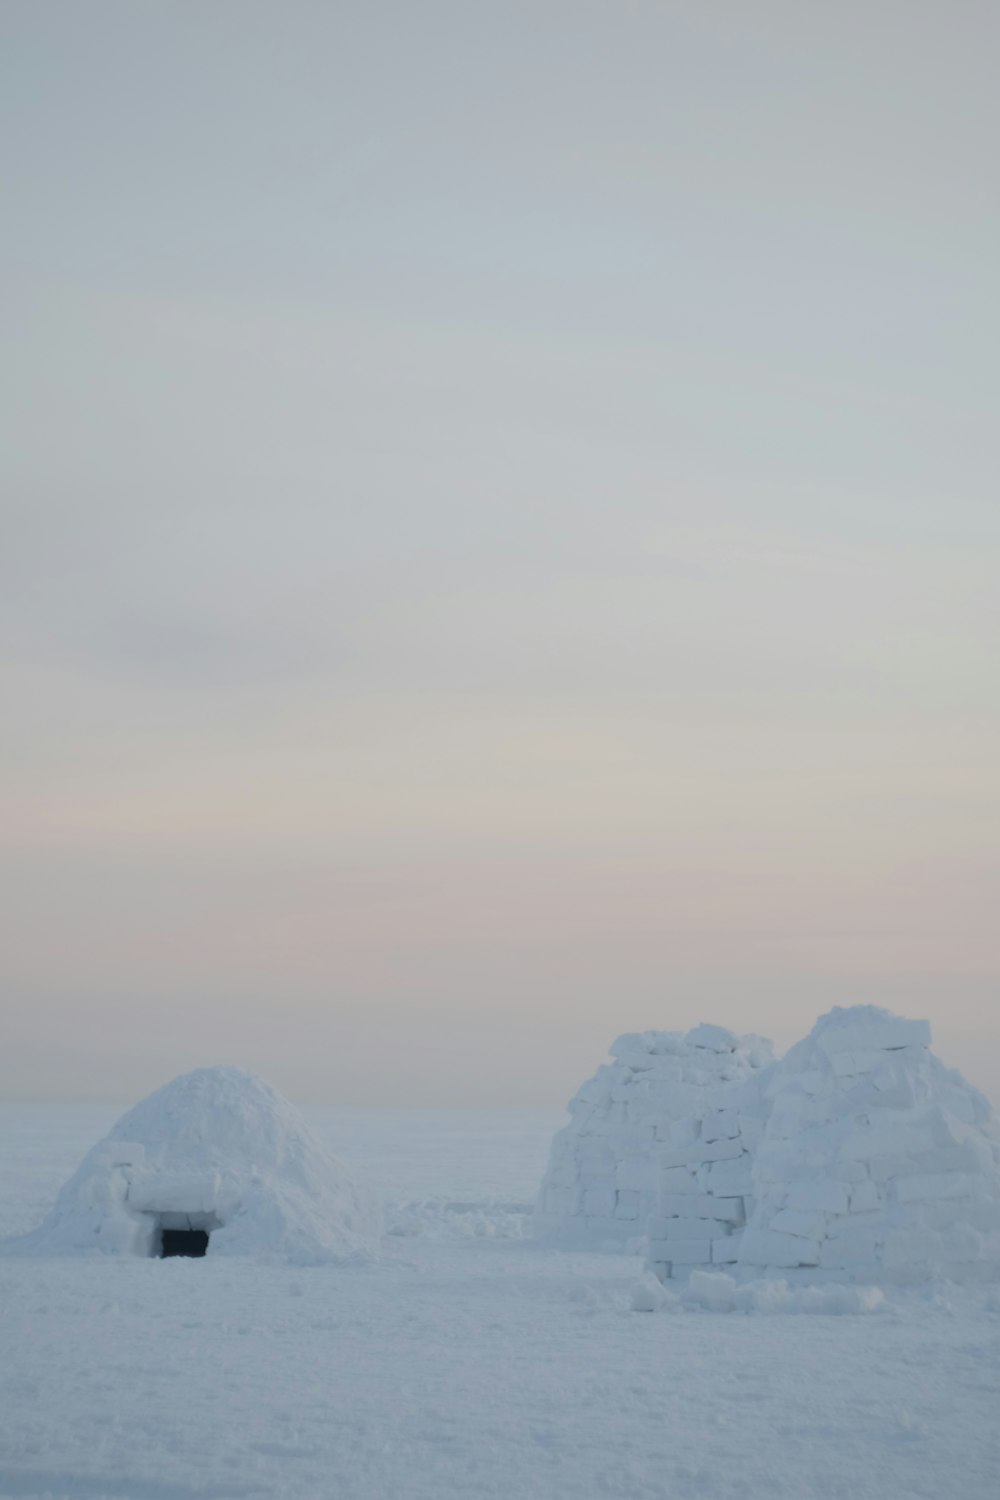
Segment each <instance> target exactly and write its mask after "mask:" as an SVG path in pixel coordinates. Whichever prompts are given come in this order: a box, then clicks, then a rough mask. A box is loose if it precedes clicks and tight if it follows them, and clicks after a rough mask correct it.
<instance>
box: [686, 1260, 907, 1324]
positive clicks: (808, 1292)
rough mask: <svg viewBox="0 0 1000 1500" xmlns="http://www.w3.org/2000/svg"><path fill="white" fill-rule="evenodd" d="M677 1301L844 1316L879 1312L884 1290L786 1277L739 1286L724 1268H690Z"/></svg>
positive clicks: (710, 1308) (707, 1307) (721, 1308)
mask: <svg viewBox="0 0 1000 1500" xmlns="http://www.w3.org/2000/svg"><path fill="white" fill-rule="evenodd" d="M681 1301H682V1302H683V1303H684V1305H685V1306H686V1307H688V1308H700V1309H702V1310H704V1311H706V1312H741V1313H822V1314H826V1315H833V1316H844V1315H861V1314H864V1313H873V1312H879V1311H880V1310H881V1309H882V1308H883V1307H884V1306H885V1293H884V1292H883V1291H882V1290H881V1289H880V1288H879V1287H876V1286H832V1285H831V1286H805V1287H790V1286H789V1285H788V1282H787V1281H751V1282H747V1283H746V1284H744V1285H742V1286H740V1285H738V1284H737V1282H736V1279H735V1278H734V1277H732V1276H727V1275H726V1274H725V1273H724V1272H718V1271H692V1272H691V1276H690V1279H689V1280H688V1284H687V1286H686V1288H685V1289H684V1292H683V1293H682V1294H681Z"/></svg>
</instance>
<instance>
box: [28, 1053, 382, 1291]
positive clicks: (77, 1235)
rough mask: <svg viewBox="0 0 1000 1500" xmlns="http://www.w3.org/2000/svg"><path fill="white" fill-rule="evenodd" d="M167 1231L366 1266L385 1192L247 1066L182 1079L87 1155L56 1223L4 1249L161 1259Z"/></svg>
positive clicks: (255, 1251) (240, 1247) (221, 1245)
mask: <svg viewBox="0 0 1000 1500" xmlns="http://www.w3.org/2000/svg"><path fill="white" fill-rule="evenodd" d="M165 1229H173V1230H177V1229H180V1230H184V1229H201V1230H205V1231H207V1232H208V1234H209V1246H208V1253H209V1254H211V1255H213V1256H214V1255H264V1256H268V1255H270V1256H276V1257H280V1258H283V1259H287V1260H291V1261H294V1262H297V1263H302V1264H311V1263H322V1262H327V1261H347V1260H356V1259H365V1258H368V1257H370V1256H371V1255H373V1254H374V1253H375V1251H376V1250H377V1247H378V1242H379V1237H380V1230H381V1226H380V1217H379V1210H378V1207H377V1204H376V1201H375V1198H374V1196H373V1195H372V1193H371V1192H369V1191H368V1189H367V1188H366V1187H365V1186H364V1185H363V1184H362V1183H361V1182H360V1181H359V1180H358V1179H357V1177H356V1176H355V1174H354V1173H353V1171H352V1170H351V1169H350V1168H349V1167H348V1166H346V1165H345V1163H344V1162H342V1161H340V1160H339V1159H338V1158H337V1157H336V1156H334V1155H333V1153H332V1152H331V1151H330V1150H329V1149H328V1147H327V1146H326V1145H325V1144H324V1142H322V1141H321V1140H320V1139H319V1138H318V1137H317V1136H315V1135H314V1134H313V1132H312V1131H311V1130H310V1129H309V1126H308V1125H307V1124H306V1122H305V1120H304V1119H303V1118H302V1116H301V1115H300V1114H299V1112H298V1111H297V1110H296V1109H295V1108H294V1107H293V1106H292V1105H291V1104H289V1103H288V1101H287V1100H286V1099H283V1098H282V1096H281V1095H280V1094H278V1093H276V1092H275V1091H274V1089H272V1088H270V1087H269V1086H268V1085H267V1084H266V1083H263V1082H262V1081H261V1080H260V1079H259V1078H255V1077H254V1076H253V1075H252V1074H250V1073H244V1072H242V1071H241V1070H240V1069H239V1068H200V1069H198V1070H196V1071H195V1072H193V1073H185V1074H182V1075H181V1076H180V1077H179V1078H175V1079H174V1080H173V1082H171V1083H168V1084H166V1085H165V1086H164V1087H163V1088H161V1089H159V1090H158V1091H157V1092H156V1093H155V1094H151V1095H150V1096H149V1098H148V1099H144V1100H143V1101H142V1102H141V1103H140V1104H137V1105H136V1106H135V1108H134V1109H132V1110H130V1111H129V1112H128V1114H126V1115H124V1116H123V1117H122V1118H121V1119H120V1120H119V1121H118V1123H117V1124H116V1125H115V1126H113V1128H112V1129H111V1131H110V1132H109V1134H108V1135H107V1136H106V1137H105V1139H104V1140H103V1141H101V1142H99V1143H98V1145H96V1146H95V1147H94V1148H93V1150H92V1151H90V1153H89V1154H88V1155H87V1156H86V1157H85V1158H84V1160H83V1162H82V1163H81V1165H80V1167H79V1169H78V1170H77V1172H76V1173H75V1174H74V1176H73V1177H71V1178H70V1180H69V1182H67V1183H66V1185H65V1187H64V1188H63V1189H62V1191H61V1193H60V1194H59V1197H58V1198H57V1200H56V1203H55V1206H54V1207H53V1209H52V1212H51V1213H50V1214H49V1216H48V1218H47V1219H46V1220H45V1221H44V1223H43V1224H42V1225H41V1226H40V1227H39V1228H38V1229H36V1230H34V1231H33V1232H32V1233H31V1234H28V1235H25V1236H23V1237H22V1238H21V1239H19V1240H13V1241H8V1243H7V1244H5V1245H4V1246H3V1247H2V1250H3V1253H5V1254H8V1255H9V1254H15V1255H30V1254H34V1255H77V1254H82V1253H87V1252H94V1251H103V1252H105V1253H111V1254H124V1255H143V1256H155V1255H157V1254H158V1253H159V1250H158V1248H157V1243H158V1236H162V1233H163V1231H164V1230H165Z"/></svg>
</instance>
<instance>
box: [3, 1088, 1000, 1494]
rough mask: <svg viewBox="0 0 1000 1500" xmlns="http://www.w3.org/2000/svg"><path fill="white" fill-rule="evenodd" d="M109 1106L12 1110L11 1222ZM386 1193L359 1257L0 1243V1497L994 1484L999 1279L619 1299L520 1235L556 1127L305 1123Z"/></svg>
mask: <svg viewBox="0 0 1000 1500" xmlns="http://www.w3.org/2000/svg"><path fill="white" fill-rule="evenodd" d="M119 1112H120V1111H119V1110H117V1109H113V1108H111V1109H107V1110H97V1109H78V1110H67V1109H62V1110H54V1109H42V1108H39V1107H32V1108H27V1107H19V1108H14V1107H7V1108H5V1109H3V1110H0V1143H2V1146H0V1234H13V1233H17V1232H20V1231H22V1230H24V1229H27V1228H30V1227H32V1226H33V1225H34V1224H36V1223H37V1222H38V1221H39V1219H40V1218H41V1217H42V1215H43V1213H44V1212H45V1211H46V1210H47V1208H48V1207H49V1205H50V1204H51V1202H52V1200H53V1198H54V1196H55V1194H56V1191H57V1190H58V1188H59V1187H60V1186H61V1185H62V1183H63V1181H64V1180H65V1179H66V1177H68V1176H69V1174H70V1172H71V1171H72V1170H73V1169H74V1167H75V1166H76V1165H77V1163H78V1161H79V1160H80V1158H81V1157H82V1155H83V1154H84V1152H85V1150H86V1149H87V1148H88V1147H89V1146H90V1145H91V1144H92V1143H93V1142H94V1141H95V1140H97V1139H98V1138H99V1137H100V1136H101V1135H103V1133H104V1132H105V1130H106V1129H107V1128H108V1126H109V1125H110V1124H111V1123H112V1122H113V1120H114V1119H115V1118H116V1116H117V1115H118V1113H119ZM312 1119H313V1122H314V1123H315V1124H316V1125H317V1126H318V1127H319V1128H320V1129H321V1130H322V1131H323V1133H324V1134H326V1135H327V1136H328V1138H329V1139H330V1140H331V1141H332V1142H333V1144H334V1145H335V1147H336V1149H338V1150H339V1151H340V1152H341V1153H342V1154H343V1155H344V1156H345V1157H346V1158H347V1159H348V1160H349V1161H351V1162H352V1163H353V1164H354V1165H355V1166H357V1167H358V1168H359V1169H361V1170H364V1171H366V1172H367V1173H368V1174H369V1176H370V1177H371V1178H373V1179H374V1180H375V1182H376V1183H377V1184H378V1186H379V1188H380V1191H381V1193H382V1195H383V1198H384V1200H385V1203H386V1219H387V1227H388V1230H389V1233H387V1235H386V1237H385V1245H384V1252H383V1257H382V1260H381V1262H380V1263H379V1264H377V1265H375V1266H372V1267H367V1268H352V1269H347V1270H345V1269H342V1268H340V1269H338V1268H332V1267H315V1268H308V1269H299V1268H295V1267H289V1266H285V1265H277V1266H275V1265H265V1264H260V1263H255V1262H253V1261H250V1260H247V1261H240V1260H237V1259H218V1260H215V1261H213V1260H212V1257H211V1254H209V1256H208V1257H207V1258H206V1259H204V1260H196V1261H189V1260H168V1261H156V1260H141V1259H131V1258H130V1259H122V1258H117V1257H106V1258H104V1257H102V1258H93V1259H83V1260H69V1259H66V1260H57V1259H35V1260H9V1259H8V1260H2V1259H0V1349H2V1354H3V1359H2V1362H0V1496H19V1497H21V1496H32V1497H46V1496H50V1497H73V1500H103V1497H116V1500H123V1497H124V1500H194V1497H211V1496H220V1497H221V1496H247V1497H253V1496H288V1497H295V1500H300V1497H301V1500H317V1497H327V1496H328V1497H331V1500H452V1497H476V1496H502V1497H505V1500H534V1497H539V1500H541V1497H551V1500H563V1497H565V1500H570V1497H572V1500H590V1497H602V1496H628V1497H637V1500H639V1497H642V1500H653V1497H664V1500H666V1497H671V1500H672V1497H687V1496H691V1497H698V1500H730V1497H732V1500H735V1497H743V1500H746V1497H753V1500H756V1497H760V1500H770V1497H777V1496H782V1497H788V1500H811V1497H827V1496H831V1497H835V1496H845V1497H847V1496H850V1497H851V1500H865V1497H872V1500H875V1497H877V1500H904V1497H928V1500H986V1497H989V1500H995V1497H996V1495H997V1493H1000V1437H998V1425H1000V1424H998V1422H997V1412H998V1411H1000V1294H998V1292H997V1291H996V1290H982V1291H963V1292H958V1291H953V1290H944V1291H938V1292H936V1293H930V1292H911V1293H906V1294H904V1293H896V1294H893V1295H892V1296H891V1297H890V1298H889V1300H888V1302H887V1304H886V1306H885V1308H884V1309H883V1310H881V1311H879V1312H877V1313H874V1314H869V1315H867V1316H839V1317H838V1316H818V1315H802V1314H798V1315H788V1316H783V1315H772V1316H768V1315H764V1314H753V1315H749V1316H747V1315H741V1314H723V1313H709V1312H706V1311H703V1310H697V1309H688V1310H684V1311H680V1312H676V1313H671V1314H664V1313H656V1314H648V1313H642V1312H634V1311H632V1310H631V1295H632V1291H633V1288H634V1287H635V1285H636V1283H637V1281H638V1280H639V1278H640V1274H641V1266H640V1264H639V1262H638V1261H636V1260H633V1259H629V1258H628V1257H625V1256H600V1255H594V1254H571V1253H567V1252H559V1251H553V1250H543V1249H540V1248H538V1247H536V1246H535V1245H534V1244H533V1243H532V1242H531V1240H530V1239H526V1238H524V1237H523V1234H524V1231H525V1229H526V1227H527V1219H526V1209H527V1206H528V1205H529V1204H530V1202H531V1200H532V1197H533V1195H534V1191H535V1188H536V1185H537V1183H538V1181H539V1180H540V1178H541V1174H542V1172H543V1170H544V1166H545V1160H546V1155H547V1151H548V1145H549V1139H550V1136H551V1133H552V1131H553V1130H554V1129H555V1128H556V1127H557V1126H558V1124H559V1123H560V1121H561V1117H560V1116H558V1115H556V1114H543V1113H534V1112H527V1111H510V1112H489V1113H487V1112H483V1113H479V1112H476V1111H442V1112H404V1111H375V1110H370V1111H369V1110H338V1111H326V1112H322V1113H320V1112H314V1113H313V1115H312Z"/></svg>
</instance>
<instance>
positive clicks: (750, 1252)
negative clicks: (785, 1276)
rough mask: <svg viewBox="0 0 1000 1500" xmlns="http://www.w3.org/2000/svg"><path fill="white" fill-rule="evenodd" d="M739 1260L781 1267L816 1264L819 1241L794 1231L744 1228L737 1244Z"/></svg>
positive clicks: (744, 1263)
mask: <svg viewBox="0 0 1000 1500" xmlns="http://www.w3.org/2000/svg"><path fill="white" fill-rule="evenodd" d="M740 1264H741V1265H753V1266H777V1267H779V1268H780V1269H782V1270H786V1269H789V1268H791V1267H793V1266H815V1265H818V1264H819V1244H818V1242H817V1241H816V1240H807V1239H803V1238H801V1236H799V1235H797V1234H781V1233H779V1232H778V1231H777V1230H773V1229H745V1230H744V1231H743V1243H742V1244H741V1246H740Z"/></svg>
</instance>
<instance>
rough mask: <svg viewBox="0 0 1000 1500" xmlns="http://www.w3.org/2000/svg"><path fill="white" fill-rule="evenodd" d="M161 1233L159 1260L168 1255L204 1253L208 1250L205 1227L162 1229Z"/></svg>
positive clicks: (164, 1258)
mask: <svg viewBox="0 0 1000 1500" xmlns="http://www.w3.org/2000/svg"><path fill="white" fill-rule="evenodd" d="M161 1235H162V1241H161V1245H160V1258H161V1260H166V1258H167V1256H168V1255H204V1254H205V1253H206V1251H207V1250H208V1230H207V1229H164V1230H161Z"/></svg>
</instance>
